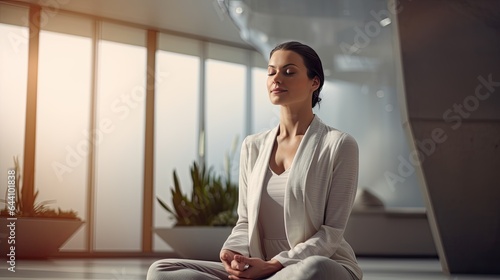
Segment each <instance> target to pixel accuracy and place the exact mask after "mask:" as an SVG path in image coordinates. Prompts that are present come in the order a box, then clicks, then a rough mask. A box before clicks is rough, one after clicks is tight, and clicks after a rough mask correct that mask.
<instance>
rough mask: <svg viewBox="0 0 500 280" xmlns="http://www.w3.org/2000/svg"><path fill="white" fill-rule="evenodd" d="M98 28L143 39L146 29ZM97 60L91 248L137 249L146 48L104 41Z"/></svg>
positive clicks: (140, 221)
mask: <svg viewBox="0 0 500 280" xmlns="http://www.w3.org/2000/svg"><path fill="white" fill-rule="evenodd" d="M102 28H103V33H104V34H107V33H113V32H115V33H116V34H117V35H120V36H117V37H127V36H131V37H134V36H139V37H142V38H129V40H132V39H134V40H136V41H141V40H142V41H144V42H145V40H146V33H145V31H142V32H138V30H137V29H132V28H126V27H120V26H116V25H110V24H103V27H102ZM98 57H99V66H98V78H97V81H98V93H97V104H98V108H97V122H96V123H97V129H98V130H99V131H100V132H101V136H102V138H101V137H99V140H97V165H96V169H97V173H96V212H95V218H96V231H95V244H94V245H95V250H97V251H100V250H104V251H134V250H141V244H142V241H141V235H142V207H143V206H142V199H143V177H144V176H143V173H144V171H143V169H144V130H145V99H146V48H144V47H140V46H137V45H130V44H125V43H119V42H117V41H106V40H103V41H100V43H99V56H98Z"/></svg>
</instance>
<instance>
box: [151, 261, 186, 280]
mask: <svg viewBox="0 0 500 280" xmlns="http://www.w3.org/2000/svg"><path fill="white" fill-rule="evenodd" d="M176 267H179V259H163V260H158V261H155V262H154V263H152V264H151V265H150V266H149V269H148V274H147V280H158V279H161V277H160V275H161V272H162V271H169V270H173V269H175V268H176Z"/></svg>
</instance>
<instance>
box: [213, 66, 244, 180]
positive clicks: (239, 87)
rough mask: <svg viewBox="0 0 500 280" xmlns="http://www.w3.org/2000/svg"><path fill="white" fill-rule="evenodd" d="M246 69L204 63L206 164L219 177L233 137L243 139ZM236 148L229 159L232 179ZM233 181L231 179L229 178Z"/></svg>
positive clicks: (235, 171)
mask: <svg viewBox="0 0 500 280" xmlns="http://www.w3.org/2000/svg"><path fill="white" fill-rule="evenodd" d="M246 68H247V67H246V65H242V64H238V63H231V62H225V61H221V60H214V59H208V60H207V62H206V69H207V70H206V71H207V72H206V114H205V120H206V126H205V127H206V151H205V155H206V162H207V164H208V166H213V168H214V170H215V171H216V172H218V173H220V174H222V173H223V172H224V170H225V169H224V157H225V154H226V153H229V152H230V150H231V147H232V146H233V142H234V140H235V138H236V137H238V139H239V142H238V144H239V143H241V140H242V138H243V137H244V136H245V129H244V127H245V107H246V105H245V100H246V99H245V91H246V71H247V70H246ZM238 162H239V145H237V146H236V155H235V157H234V159H233V165H232V166H233V168H234V170H233V171H232V173H233V174H234V175H236V173H237V171H238V169H237V166H238ZM233 179H234V178H233Z"/></svg>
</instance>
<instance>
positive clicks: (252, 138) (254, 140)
mask: <svg viewBox="0 0 500 280" xmlns="http://www.w3.org/2000/svg"><path fill="white" fill-rule="evenodd" d="M273 131H274V129H269V130H265V131H260V132H257V133H254V134H250V135H247V136H246V137H245V139H243V145H245V146H247V147H251V146H253V147H260V146H261V145H262V144H263V143H264V142H265V141H266V139H267V138H268V137H269V136H270V135H271V134H272V133H273Z"/></svg>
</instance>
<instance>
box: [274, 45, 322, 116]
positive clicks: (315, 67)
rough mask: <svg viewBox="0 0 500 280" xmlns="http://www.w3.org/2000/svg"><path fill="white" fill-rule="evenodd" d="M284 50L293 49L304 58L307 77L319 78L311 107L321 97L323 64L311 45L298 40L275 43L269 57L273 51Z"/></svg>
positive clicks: (317, 102)
mask: <svg viewBox="0 0 500 280" xmlns="http://www.w3.org/2000/svg"><path fill="white" fill-rule="evenodd" d="M279 50H284V51H293V52H295V53H297V54H298V55H300V56H301V57H302V59H303V60H304V65H305V66H306V68H307V76H308V77H309V79H313V78H314V77H318V78H319V87H318V89H317V90H315V91H314V92H313V96H312V107H313V108H314V106H316V104H319V102H320V101H321V97H319V93H320V92H321V89H322V88H323V84H324V83H325V74H324V73H323V64H322V63H321V59H320V58H319V56H318V54H317V53H316V51H314V50H313V49H312V48H311V47H309V46H307V45H304V44H302V43H300V42H296V41H290V42H284V43H281V44H279V45H277V46H276V47H275V48H274V49H273V50H272V51H271V53H270V54H269V58H271V56H273V53H274V52H275V51H279Z"/></svg>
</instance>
